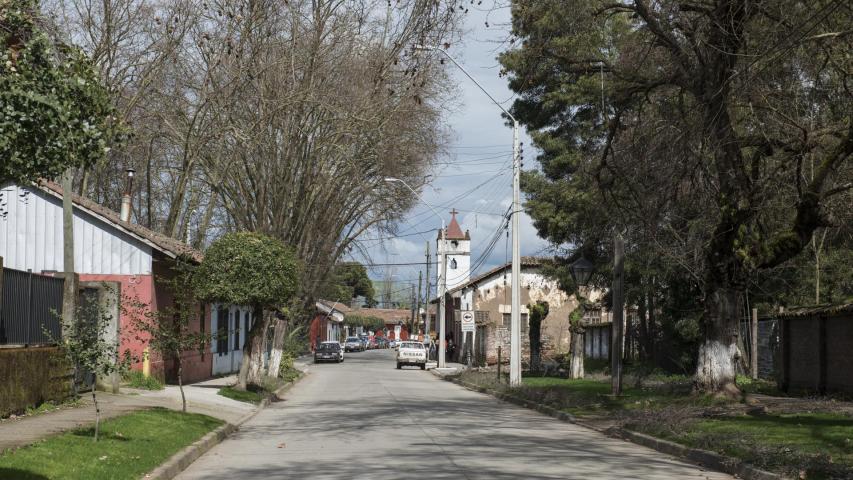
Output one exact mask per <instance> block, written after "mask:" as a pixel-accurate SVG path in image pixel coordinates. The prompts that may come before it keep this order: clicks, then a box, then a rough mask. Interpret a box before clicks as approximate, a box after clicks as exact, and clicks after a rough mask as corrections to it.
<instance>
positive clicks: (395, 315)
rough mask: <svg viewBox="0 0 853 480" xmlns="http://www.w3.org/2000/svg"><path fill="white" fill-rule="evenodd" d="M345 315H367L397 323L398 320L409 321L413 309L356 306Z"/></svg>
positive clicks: (386, 321) (387, 322) (388, 322)
mask: <svg viewBox="0 0 853 480" xmlns="http://www.w3.org/2000/svg"><path fill="white" fill-rule="evenodd" d="M344 315H363V316H365V317H367V316H370V317H377V318H381V319H382V320H383V321H384V322H385V323H386V324H390V323H397V322H398V321H402V322H404V323H405V322H407V321H409V320H411V318H412V311H411V310H408V309H405V310H404V309H401V308H355V309H351V310H350V311H349V312H346V313H345V314H344Z"/></svg>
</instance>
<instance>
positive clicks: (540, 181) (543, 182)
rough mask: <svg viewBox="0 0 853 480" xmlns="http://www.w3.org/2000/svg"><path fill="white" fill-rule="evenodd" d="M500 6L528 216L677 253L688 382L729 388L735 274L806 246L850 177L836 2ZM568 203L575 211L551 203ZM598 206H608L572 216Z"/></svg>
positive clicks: (852, 143)
mask: <svg viewBox="0 0 853 480" xmlns="http://www.w3.org/2000/svg"><path fill="white" fill-rule="evenodd" d="M512 11H513V34H514V36H515V37H517V38H518V39H520V40H521V41H520V42H518V45H520V46H519V47H518V48H515V49H513V50H510V51H509V52H507V53H505V54H504V55H502V56H501V62H502V64H503V65H504V68H505V69H506V73H507V74H508V75H509V77H510V86H511V88H512V89H513V90H515V91H516V92H517V93H518V94H519V98H518V99H517V100H516V102H515V104H514V106H513V112H514V114H515V115H516V116H517V117H518V118H519V119H520V120H521V121H522V122H523V123H525V124H526V125H527V127H528V128H529V129H530V130H531V131H532V132H533V139H534V142H535V143H536V144H537V146H538V147H540V149H541V150H542V152H543V153H542V155H541V156H540V158H539V160H540V163H542V166H543V169H542V173H534V174H531V175H528V182H527V185H528V189H529V190H528V191H529V192H530V193H531V194H532V197H533V202H538V206H537V207H536V208H534V209H532V211H531V213H532V215H533V216H534V221H535V222H536V223H537V228H539V230H540V233H542V234H543V236H545V237H547V238H550V239H552V240H555V241H558V242H560V243H563V242H566V241H572V240H575V239H579V240H581V241H583V240H584V239H585V238H587V237H591V238H597V239H602V238H605V237H606V236H605V237H602V235H601V232H602V227H604V231H605V232H608V231H611V232H612V231H614V230H616V231H622V230H626V231H627V234H628V237H629V238H631V237H633V238H631V241H632V242H633V243H634V244H635V245H643V247H644V248H645V247H649V249H650V250H651V251H653V252H654V253H655V254H656V255H657V256H658V257H660V258H663V259H665V260H666V261H667V262H671V264H672V265H676V266H677V268H679V269H681V270H682V272H683V273H684V274H683V275H681V276H682V277H688V278H689V281H690V282H691V283H692V284H693V285H694V286H695V288H696V290H697V291H698V292H700V295H699V297H700V298H699V299H698V300H699V301H700V302H701V306H702V307H701V316H700V318H699V322H700V324H699V326H700V331H701V341H700V344H699V349H698V355H697V365H696V377H695V386H696V388H697V390H699V391H703V392H711V393H721V394H726V395H734V394H736V393H737V391H738V389H737V386H736V384H735V373H736V370H735V366H736V358H737V356H738V349H737V341H736V338H737V332H738V319H739V317H740V315H741V314H742V304H743V299H744V297H745V295H744V294H745V290H746V288H747V286H748V285H749V284H750V282H752V281H753V280H754V279H755V277H756V276H757V275H759V274H760V272H762V271H765V270H768V269H772V268H775V267H778V266H780V265H783V264H785V263H786V262H788V261H789V260H791V259H792V258H795V257H796V256H798V255H799V254H800V252H802V251H803V249H805V248H807V247H808V245H809V243H810V242H811V241H812V234H813V233H814V231H815V230H816V229H818V228H822V227H825V226H827V225H831V223H832V219H831V218H828V216H827V215H826V210H825V208H824V205H825V204H826V203H827V202H829V201H831V199H832V198H833V197H835V196H838V195H846V194H847V193H848V192H849V189H850V187H851V185H853V182H851V178H853V176H851V168H850V161H849V160H850V156H851V154H853V118H851V116H853V112H851V108H850V106H851V105H853V95H851V92H850V90H849V82H850V72H851V71H853V70H851V62H853V59H851V57H850V56H849V54H848V52H849V51H850V50H851V36H850V35H849V34H848V30H849V25H850V24H851V11H850V9H849V8H846V7H845V6H844V4H843V2H837V1H832V0H820V1H817V2H803V1H799V0H785V1H781V2H776V3H774V4H772V5H771V4H769V3H763V2H752V1H747V0H714V1H710V2H699V1H687V2H684V1H678V2H676V1H658V2H649V1H647V0H633V1H628V2H608V1H604V0H584V1H578V2H574V3H573V5H572V8H571V9H568V10H567V9H566V8H565V3H564V2H560V1H558V0H548V1H536V2H531V1H518V2H514V3H513V10H512ZM577 202H580V203H581V204H582V205H584V207H585V208H584V209H583V210H582V211H581V215H582V216H580V217H578V215H577V214H576V213H575V212H573V211H567V210H566V209H565V207H566V206H571V205H573V204H574V203H577ZM598 205H600V206H601V207H604V208H605V209H606V211H608V212H612V215H608V216H607V217H609V218H607V219H606V220H605V221H603V222H602V221H595V222H592V224H591V225H590V228H589V229H588V230H587V229H585V228H584V227H585V226H586V225H585V223H584V221H585V220H587V219H590V218H593V217H591V216H590V215H588V213H589V212H593V211H595V209H596V208H599V207H598ZM546 206H547V207H546ZM537 216H538V218H537ZM566 216H575V217H577V218H575V219H570V220H566V218H565V217H566ZM566 226H571V227H572V228H571V230H570V231H569V230H565V229H564V227H566ZM576 227H579V228H580V230H575V228H576ZM608 229H609V230H608ZM570 247H572V246H571V245H570ZM573 247H574V248H581V247H582V248H586V246H585V245H584V244H583V243H574V245H573ZM652 278H654V277H652ZM649 311H650V312H651V310H649Z"/></svg>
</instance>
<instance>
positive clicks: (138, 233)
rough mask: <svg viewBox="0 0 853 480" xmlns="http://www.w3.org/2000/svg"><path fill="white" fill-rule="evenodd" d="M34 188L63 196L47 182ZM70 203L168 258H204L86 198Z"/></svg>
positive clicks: (72, 197)
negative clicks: (124, 219) (126, 220)
mask: <svg viewBox="0 0 853 480" xmlns="http://www.w3.org/2000/svg"><path fill="white" fill-rule="evenodd" d="M36 186H37V187H38V188H39V189H41V190H42V191H44V192H46V193H48V194H50V195H53V196H54V197H57V198H60V199H61V198H62V196H63V192H62V187H60V186H59V185H58V184H56V183H54V182H51V181H49V180H39V182H38V183H37V185H36ZM71 201H72V202H73V203H74V205H76V206H77V207H78V208H80V209H81V210H84V211H86V212H87V213H89V214H91V215H93V216H95V217H97V218H100V219H101V220H103V221H105V222H107V223H109V224H112V225H113V226H115V227H116V228H118V229H119V230H122V231H124V232H125V233H128V234H130V235H131V236H132V237H136V238H137V239H139V240H141V241H142V242H143V243H146V244H148V245H149V246H151V247H153V248H154V249H155V250H158V251H160V252H162V253H164V254H166V255H167V256H169V257H172V258H175V257H179V256H186V257H187V258H189V259H191V260H193V261H195V262H201V260H202V259H203V258H204V254H202V253H201V252H200V251H198V250H196V249H194V248H192V247H191V246H189V245H187V244H185V243H183V242H181V241H180V240H176V239H174V238H172V237H168V236H166V235H163V234H162V233H157V232H155V231H153V230H151V229H149V228H146V227H143V226H142V225H139V224H136V223H133V222H124V221H122V220H121V217H120V216H119V214H118V213H116V212H115V211H114V210H110V209H109V208H107V207H105V206H103V205H99V204H97V203H95V202H94V201H92V200H89V199H88V198H86V197H83V196H80V195H77V194H76V193H72V194H71Z"/></svg>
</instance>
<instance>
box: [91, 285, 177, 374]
mask: <svg viewBox="0 0 853 480" xmlns="http://www.w3.org/2000/svg"><path fill="white" fill-rule="evenodd" d="M80 281H81V282H117V283H119V284H120V285H121V287H120V288H121V291H120V292H119V295H120V296H121V303H122V308H121V316H120V321H119V329H120V331H119V336H120V338H121V348H120V350H121V353H122V354H124V352H125V350H129V351H130V354H131V356H132V358H133V359H134V360H135V361H134V363H133V364H132V368H133V369H134V370H141V369H142V350H143V349H144V348H145V344H146V343H147V340H148V336H147V335H145V334H142V333H139V332H136V331H134V330H135V329H134V327H133V317H134V316H142V315H144V314H145V310H143V309H137V308H134V305H133V304H134V303H137V302H138V303H141V304H146V305H150V306H151V308H157V299H156V296H155V295H154V277H153V276H152V275H91V274H80ZM136 360H138V361H136ZM151 371H152V373H153V372H157V373H156V375H157V376H158V377H160V378H161V379H162V372H163V361H162V359H160V358H156V357H155V356H152V357H151Z"/></svg>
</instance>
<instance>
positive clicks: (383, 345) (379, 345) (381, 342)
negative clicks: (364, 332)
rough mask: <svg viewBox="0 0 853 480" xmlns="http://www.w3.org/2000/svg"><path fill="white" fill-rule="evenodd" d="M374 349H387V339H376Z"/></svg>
mask: <svg viewBox="0 0 853 480" xmlns="http://www.w3.org/2000/svg"><path fill="white" fill-rule="evenodd" d="M375 341H376V348H388V339H387V338H385V337H376V339H375Z"/></svg>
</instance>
